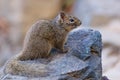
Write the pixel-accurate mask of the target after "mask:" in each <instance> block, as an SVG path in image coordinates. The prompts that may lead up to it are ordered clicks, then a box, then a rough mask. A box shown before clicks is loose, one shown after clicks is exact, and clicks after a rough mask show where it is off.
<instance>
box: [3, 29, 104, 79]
mask: <svg viewBox="0 0 120 80" xmlns="http://www.w3.org/2000/svg"><path fill="white" fill-rule="evenodd" d="M65 46H66V47H68V48H69V51H68V52H67V53H66V54H60V53H56V54H53V55H52V56H53V57H52V59H51V61H50V62H48V63H46V65H45V68H46V70H48V71H46V72H48V73H47V75H46V76H41V75H39V76H38V74H36V75H37V77H33V76H31V75H30V74H29V77H31V78H29V77H28V75H24V77H23V76H20V75H5V76H4V79H3V80H15V79H17V80H19V79H20V78H22V80H102V64H101V50H102V40H101V34H100V33H99V31H96V30H93V29H88V28H83V29H76V30H74V31H72V32H71V33H70V34H69V36H68V40H67V42H66V45H65ZM24 62H25V61H24ZM31 62H32V63H34V64H35V65H37V64H39V66H40V64H41V63H40V62H39V61H37V62H35V61H30V63H31ZM27 63H29V61H28V62H27ZM39 66H36V69H37V68H39ZM38 71H39V69H38ZM32 74H33V73H32ZM8 78H9V79H8ZM20 80H21V79H20Z"/></svg>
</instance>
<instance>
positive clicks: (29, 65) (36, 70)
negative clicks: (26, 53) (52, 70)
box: [4, 54, 49, 77]
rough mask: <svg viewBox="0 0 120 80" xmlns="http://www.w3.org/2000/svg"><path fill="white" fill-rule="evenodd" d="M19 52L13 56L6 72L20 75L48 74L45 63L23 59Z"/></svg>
mask: <svg viewBox="0 0 120 80" xmlns="http://www.w3.org/2000/svg"><path fill="white" fill-rule="evenodd" d="M19 56H20V55H19V54H18V55H16V56H14V57H13V58H11V59H10V60H9V61H8V62H7V63H6V64H5V68H4V73H5V74H12V75H20V76H28V77H35V76H48V71H49V70H48V69H47V68H46V65H45V64H42V63H40V62H37V61H35V60H32V61H31V60H27V61H21V60H19Z"/></svg>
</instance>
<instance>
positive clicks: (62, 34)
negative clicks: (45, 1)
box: [5, 11, 81, 74]
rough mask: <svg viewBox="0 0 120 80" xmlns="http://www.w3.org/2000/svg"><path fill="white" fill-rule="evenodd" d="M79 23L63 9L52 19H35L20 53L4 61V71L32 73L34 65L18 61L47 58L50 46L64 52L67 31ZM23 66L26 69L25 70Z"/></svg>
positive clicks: (79, 23)
mask: <svg viewBox="0 0 120 80" xmlns="http://www.w3.org/2000/svg"><path fill="white" fill-rule="evenodd" d="M80 25H81V21H80V20H79V19H78V18H76V17H74V16H71V15H68V14H66V13H65V12H63V11H61V12H60V13H59V14H58V15H57V17H55V18H54V19H52V20H39V21H37V22H36V23H35V24H33V25H32V27H31V28H30V29H29V31H28V32H27V35H26V37H25V40H24V46H23V50H22V51H21V53H19V54H18V55H16V56H14V57H13V58H12V59H11V60H9V61H8V62H7V63H6V68H5V72H6V73H13V74H19V72H20V71H21V73H22V72H24V73H25V72H28V73H32V71H34V66H31V67H33V68H31V69H29V66H30V64H29V65H28V66H27V64H26V65H25V64H22V63H21V62H20V61H25V60H35V59H39V58H47V57H49V55H50V51H51V49H52V48H56V49H59V50H60V51H62V52H66V51H67V50H65V49H64V43H65V41H66V39H67V35H68V33H69V32H70V31H71V30H73V29H74V28H76V27H77V26H80ZM25 67H26V68H28V69H26V70H25ZM38 67H39V66H38ZM29 70H31V72H30V71H29ZM18 71H19V72H18ZM35 71H38V72H39V70H38V69H35ZM21 73H20V74H21Z"/></svg>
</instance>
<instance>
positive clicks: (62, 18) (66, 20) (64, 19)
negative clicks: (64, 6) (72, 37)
mask: <svg viewBox="0 0 120 80" xmlns="http://www.w3.org/2000/svg"><path fill="white" fill-rule="evenodd" d="M56 18H57V20H56V22H57V24H59V25H60V27H62V28H64V29H65V30H67V31H71V30H72V29H74V28H76V27H77V26H80V25H81V21H80V20H79V19H78V18H76V17H75V16H71V15H68V14H66V13H65V12H63V11H61V12H60V13H59V14H58V16H57V17H56Z"/></svg>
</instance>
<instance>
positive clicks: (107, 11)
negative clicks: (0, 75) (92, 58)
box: [0, 0, 120, 80]
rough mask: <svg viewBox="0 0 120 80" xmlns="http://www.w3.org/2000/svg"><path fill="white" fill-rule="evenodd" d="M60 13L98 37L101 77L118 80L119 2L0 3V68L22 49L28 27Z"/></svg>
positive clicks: (33, 0)
mask: <svg viewBox="0 0 120 80" xmlns="http://www.w3.org/2000/svg"><path fill="white" fill-rule="evenodd" d="M60 10H64V11H66V12H67V13H71V14H73V15H75V16H77V17H79V18H80V19H81V20H82V27H90V28H93V29H97V30H99V31H100V32H101V33H102V39H103V51H102V63H103V75H104V76H107V77H108V78H109V79H110V80H119V79H120V76H119V74H120V68H119V67H120V59H119V58H120V0H0V67H2V66H3V65H4V63H5V62H6V60H8V59H9V58H10V57H11V56H13V55H15V54H17V53H19V52H20V50H21V49H22V45H23V40H24V36H25V34H26V31H27V30H28V29H29V27H30V26H31V25H32V24H33V23H34V22H36V21H37V20H39V19H52V18H53V17H55V16H56V15H57V13H58V12H59V11H60Z"/></svg>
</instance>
